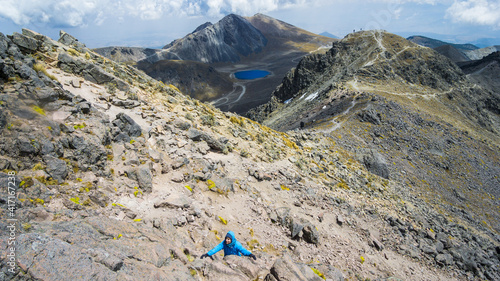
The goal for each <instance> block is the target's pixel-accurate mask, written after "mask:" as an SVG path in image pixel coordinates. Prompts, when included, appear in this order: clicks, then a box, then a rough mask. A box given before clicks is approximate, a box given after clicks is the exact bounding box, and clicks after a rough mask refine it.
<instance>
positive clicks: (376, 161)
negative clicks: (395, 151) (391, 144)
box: [361, 149, 389, 179]
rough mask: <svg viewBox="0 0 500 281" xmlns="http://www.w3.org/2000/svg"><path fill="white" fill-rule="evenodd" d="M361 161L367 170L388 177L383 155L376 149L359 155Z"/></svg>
mask: <svg viewBox="0 0 500 281" xmlns="http://www.w3.org/2000/svg"><path fill="white" fill-rule="evenodd" d="M361 159H362V163H363V164H364V165H365V167H366V169H368V171H370V172H372V173H374V174H375V175H377V176H380V177H383V178H385V179H389V168H388V166H387V163H386V161H385V159H384V157H383V156H382V155H381V154H380V153H378V152H377V151H376V150H373V149H372V150H369V151H367V152H366V153H364V154H362V156H361Z"/></svg>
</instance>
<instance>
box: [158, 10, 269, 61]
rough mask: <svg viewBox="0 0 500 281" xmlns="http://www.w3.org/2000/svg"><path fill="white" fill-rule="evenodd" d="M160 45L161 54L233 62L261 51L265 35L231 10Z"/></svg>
mask: <svg viewBox="0 0 500 281" xmlns="http://www.w3.org/2000/svg"><path fill="white" fill-rule="evenodd" d="M197 30H198V31H196V32H194V33H191V34H189V35H187V36H186V37H184V38H182V39H178V40H176V41H174V42H172V43H171V44H169V45H167V46H165V47H164V51H163V57H164V58H168V59H182V60H194V61H200V62H205V63H213V62H236V61H239V60H240V59H241V57H245V56H248V55H250V54H252V53H258V52H260V51H262V49H263V48H264V46H265V45H266V43H267V39H266V38H265V37H264V35H262V33H261V32H260V31H259V30H257V29H256V28H255V27H253V26H252V25H251V24H250V23H249V22H248V21H247V20H246V19H244V18H242V17H240V16H237V15H234V14H231V15H228V16H226V17H224V18H223V19H222V20H220V21H219V22H217V23H216V24H213V25H206V24H205V25H204V26H203V28H201V29H197Z"/></svg>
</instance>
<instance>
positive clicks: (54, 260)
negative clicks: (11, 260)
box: [16, 233, 116, 280]
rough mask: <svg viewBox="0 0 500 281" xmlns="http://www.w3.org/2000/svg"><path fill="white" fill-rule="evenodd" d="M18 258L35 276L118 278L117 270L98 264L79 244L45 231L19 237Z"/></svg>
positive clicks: (53, 278)
mask: <svg viewBox="0 0 500 281" xmlns="http://www.w3.org/2000/svg"><path fill="white" fill-rule="evenodd" d="M18 241H19V245H18V247H17V248H16V250H17V252H18V255H19V256H18V260H19V261H18V262H19V264H20V266H21V267H25V268H26V269H27V270H28V272H27V273H28V274H29V275H30V276H31V277H32V278H33V279H35V280H36V279H38V280H60V278H61V276H64V278H65V279H77V278H81V279H82V280H116V273H115V272H112V271H108V270H103V268H105V267H104V266H103V265H100V266H101V267H102V268H101V267H100V266H99V264H96V263H94V262H93V261H92V259H89V256H87V255H86V254H84V253H82V251H81V250H79V249H78V248H77V247H75V246H73V245H71V244H70V243H67V242H64V241H62V240H59V239H53V238H51V237H49V236H47V235H45V234H38V233H29V234H21V235H19V237H18Z"/></svg>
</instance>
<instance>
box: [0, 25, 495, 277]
mask: <svg viewBox="0 0 500 281" xmlns="http://www.w3.org/2000/svg"><path fill="white" fill-rule="evenodd" d="M209 28H211V26H210V25H207V27H206V28H205V29H203V30H206V29H209ZM203 30H201V31H198V32H202V31H203ZM363 42H364V43H363ZM389 44H393V45H389ZM353 50H357V51H358V52H359V53H356V52H353ZM344 53H353V54H352V56H341V54H344ZM431 55H432V56H433V57H429V56H431ZM399 57H402V58H404V61H406V62H407V63H406V64H404V63H403V62H400V63H399V64H396V65H393V64H392V62H391V58H394V59H397V58H399ZM422 57H425V58H436V59H439V60H437V61H435V62H433V61H431V60H427V61H421V58H422ZM440 58H441V57H439V56H438V55H435V56H434V53H431V52H428V50H427V49H424V48H423V47H416V45H413V44H411V43H409V42H406V41H401V40H399V39H398V38H396V37H394V36H393V35H390V34H387V33H378V32H375V33H374V32H371V33H359V34H358V33H356V34H354V35H351V36H349V37H348V38H346V39H344V40H343V41H341V42H340V43H338V44H335V45H334V46H333V48H332V50H330V51H329V52H328V54H327V55H325V56H324V57H322V56H321V55H313V56H311V57H307V58H306V59H304V60H302V61H301V63H300V64H299V65H298V66H297V68H296V69H295V71H294V72H293V73H290V74H289V75H288V76H287V77H286V78H285V80H284V84H283V85H282V86H281V88H279V89H277V90H276V92H275V103H274V105H272V106H270V107H268V109H273V108H274V107H276V108H279V109H281V112H282V113H283V114H288V112H289V111H288V109H287V107H286V105H284V104H282V103H281V101H285V100H284V99H286V100H287V101H288V102H287V105H289V107H290V108H292V107H295V108H302V109H303V110H306V109H307V110H308V112H309V113H306V112H305V111H304V112H299V114H297V111H295V112H296V114H297V115H298V116H301V117H300V118H301V119H297V118H296V117H295V116H293V115H289V119H290V120H289V121H288V122H284V121H276V122H269V121H265V122H269V123H268V124H270V125H271V126H273V127H275V128H277V129H280V130H281V131H277V130H274V129H271V128H270V127H268V126H266V125H262V124H260V123H257V122H255V121H252V120H250V119H247V118H244V117H241V116H238V115H236V114H232V113H224V112H221V111H220V110H218V109H216V108H214V107H213V106H211V105H208V104H205V103H202V102H200V101H198V100H195V99H192V98H190V97H189V96H187V95H184V94H183V93H181V92H180V91H179V90H178V89H177V88H176V87H174V86H172V85H169V84H164V83H161V82H158V81H157V80H154V79H152V78H151V77H149V76H147V75H145V74H144V73H143V72H141V71H139V70H137V69H136V68H133V67H131V66H128V65H125V64H119V63H116V62H113V61H110V60H109V59H106V58H104V57H102V56H101V55H98V54H96V53H94V52H92V51H91V50H89V49H88V48H86V47H85V45H84V44H83V43H81V42H79V41H78V40H77V39H75V38H74V37H72V36H71V35H69V34H67V33H64V32H61V38H60V39H59V40H58V41H56V40H53V39H51V38H48V37H47V36H44V35H41V34H38V33H35V32H33V31H30V30H26V29H25V30H23V31H22V33H14V34H13V35H10V36H4V35H3V34H0V91H1V94H0V108H1V111H0V132H1V135H0V139H1V142H0V170H1V172H0V182H1V187H2V188H1V189H0V206H1V218H2V219H1V221H0V228H1V229H2V233H8V235H2V236H0V249H2V251H1V252H0V267H1V272H2V273H3V274H2V275H1V276H0V278H2V279H3V280H218V281H219V280H268V281H271V280H279V281H281V280H346V279H347V280H356V279H357V280H482V279H489V280H498V279H499V278H500V273H499V265H500V260H499V258H500V237H499V236H498V231H499V229H498V225H500V224H499V223H498V222H499V221H498V206H499V204H498V198H499V196H500V195H499V194H498V174H500V171H499V165H498V163H499V157H498V151H499V150H498V143H497V142H498V138H496V140H495V138H494V137H495V136H497V135H498V132H497V131H496V130H497V127H496V125H495V124H498V123H495V122H496V119H495V118H496V117H495V115H494V113H490V112H486V111H487V110H489V109H488V108H487V107H483V105H484V101H483V98H484V97H483V95H486V94H482V93H484V91H483V90H482V89H481V88H476V87H474V86H471V87H469V84H468V83H469V82H468V80H467V78H466V77H465V75H464V74H463V72H462V71H461V70H460V69H459V68H457V67H456V66H453V64H452V63H451V62H449V61H447V60H440ZM308 75H309V78H308ZM286 81H288V82H286ZM377 81H379V82H377ZM380 81H382V82H380ZM391 81H396V82H391ZM325 83H326V84H325ZM417 85H419V86H418V87H417ZM375 86H376V87H377V88H376V91H375V88H374V87H375ZM369 87H371V88H369ZM284 88H287V89H289V91H287V92H285V91H284V90H283V89H284ZM368 89H372V90H373V91H369V90H368ZM409 89H416V90H415V93H414V94H410V93H409V91H408V90H409ZM451 89H453V90H451ZM311 90H314V91H312V92H310V91H311ZM389 90H391V92H390V93H387V92H388V91H389ZM316 91H317V93H316ZM407 91H408V93H407ZM486 93H489V92H486ZM467 94H471V96H472V94H475V95H474V99H473V100H472V101H470V103H472V104H474V105H476V107H474V108H472V109H470V110H468V111H467V110H465V109H466V107H465V106H466V105H470V103H469V104H467V103H465V101H466V100H467V98H469V96H464V95H467ZM326 97H328V98H326ZM291 99H292V100H291ZM301 99H303V100H307V101H310V102H311V103H310V107H309V108H307V107H306V106H302V105H300V103H297V104H298V105H295V102H294V100H295V101H297V100H301ZM326 100H328V102H325V103H324V104H322V103H316V102H317V101H321V102H323V101H326ZM402 101H405V102H402ZM320 104H321V106H320ZM426 104H428V105H429V107H425V105H426ZM417 105H421V107H419V108H421V109H418V110H417V109H416V108H417V107H416V106H417ZM497 105H498V103H497ZM325 106H326V108H324V109H325V110H326V109H328V110H327V111H323V113H322V110H323V107H325ZM433 106H437V107H436V108H434V107H433ZM433 110H434V111H433ZM435 111H439V112H442V114H441V115H436V114H434V115H433V114H431V113H433V112H434V113H435ZM457 111H461V112H462V114H463V115H465V116H466V118H465V117H464V118H461V119H457V120H456V121H453V120H452V119H453V118H452V117H456V116H457V115H455V112H457ZM277 112H278V111H277V110H268V111H263V112H261V113H260V114H259V116H264V117H269V118H267V119H266V120H282V119H280V118H279V117H276V114H277ZM324 112H328V113H329V114H330V115H329V116H333V118H334V119H332V120H333V121H332V120H330V121H331V122H330V123H331V124H333V125H332V126H324V127H320V125H327V124H325V123H321V122H316V121H315V120H312V119H307V118H308V117H307V116H306V115H307V114H310V116H309V117H311V116H313V115H315V116H326V115H322V114H324ZM301 114H304V115H303V116H302V115H301ZM492 114H493V115H492ZM436 116H438V117H440V118H442V119H444V120H446V121H447V122H448V123H446V122H444V121H443V120H442V119H439V118H437V117H436ZM291 117H293V118H291ZM448 117H449V119H445V118H448ZM271 118H275V119H271ZM335 118H336V119H335ZM317 120H320V119H319V117H318V118H317ZM321 120H328V119H327V118H322V119H321ZM297 122H298V123H297ZM300 122H304V124H303V126H302V127H303V128H302V130H292V131H286V128H295V127H301V126H300ZM478 124H479V126H478ZM348 125H349V126H348ZM403 132H404V133H403ZM12 194H15V199H14V200H11V199H10V198H9V195H11V196H12ZM230 230H231V231H233V232H234V233H235V235H236V238H237V240H238V241H240V242H241V243H242V245H243V246H244V247H245V248H247V249H248V250H250V251H251V252H252V253H253V254H255V256H256V258H257V259H256V260H253V259H250V258H248V257H239V256H227V257H223V256H222V255H221V254H220V253H219V254H216V255H214V259H210V258H206V259H200V257H201V256H202V254H204V253H206V252H208V251H209V250H210V249H212V248H213V247H214V246H216V245H217V244H219V243H220V242H221V241H222V240H223V239H224V237H225V235H226V233H227V232H228V231H230ZM13 248H14V251H12V250H11V249H13ZM13 255H14V256H15V257H13Z"/></svg>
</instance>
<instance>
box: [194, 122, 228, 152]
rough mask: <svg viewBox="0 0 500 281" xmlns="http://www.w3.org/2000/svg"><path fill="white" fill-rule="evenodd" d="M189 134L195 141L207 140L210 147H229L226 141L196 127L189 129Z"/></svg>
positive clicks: (214, 148)
mask: <svg viewBox="0 0 500 281" xmlns="http://www.w3.org/2000/svg"><path fill="white" fill-rule="evenodd" d="M187 136H188V138H190V139H191V140H193V141H202V140H203V141H205V142H206V143H207V144H208V146H209V147H210V148H212V149H213V150H216V151H224V150H226V149H227V147H226V145H225V144H224V143H222V142H220V141H218V140H217V139H215V138H214V137H213V136H212V135H209V134H208V133H206V132H203V131H200V130H197V129H194V128H191V129H189V130H188V132H187Z"/></svg>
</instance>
